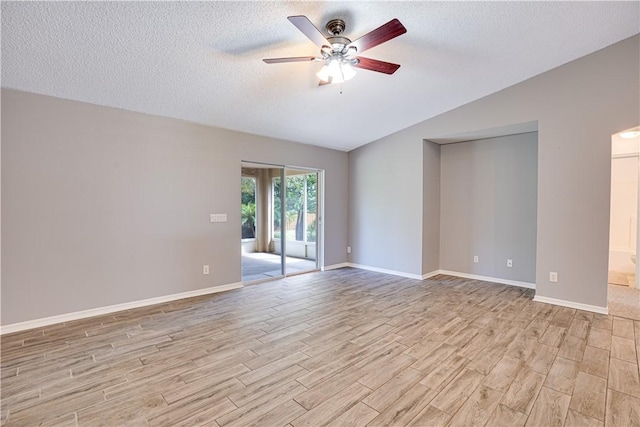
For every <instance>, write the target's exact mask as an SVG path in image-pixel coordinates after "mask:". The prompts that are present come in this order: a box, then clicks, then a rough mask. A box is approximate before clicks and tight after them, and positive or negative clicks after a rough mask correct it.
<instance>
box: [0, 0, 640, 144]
mask: <svg viewBox="0 0 640 427" xmlns="http://www.w3.org/2000/svg"><path fill="white" fill-rule="evenodd" d="M289 15H306V16H308V17H309V19H310V20H311V21H312V22H313V23H314V24H315V25H316V27H318V28H320V29H322V28H323V27H324V24H325V23H326V22H327V21H328V20H329V19H331V18H342V19H344V20H345V21H346V23H347V29H346V30H345V33H344V35H346V36H347V37H350V38H351V39H352V40H354V39H356V38H358V37H360V36H361V35H363V34H365V33H367V32H368V31H370V30H372V29H374V28H377V27H378V26H380V25H382V24H384V23H385V22H387V21H389V20H390V19H392V18H398V19H400V21H401V22H402V23H403V24H404V26H405V27H406V28H407V33H406V34H404V35H402V36H400V37H398V38H396V39H394V40H391V41H389V42H387V43H385V44H383V45H380V46H378V47H375V48H373V49H371V50H369V51H367V52H366V54H365V55H364V56H367V57H371V58H376V59H382V60H385V61H388V62H395V63H399V64H402V67H401V68H400V69H399V70H398V71H397V72H396V74H394V75H392V76H387V75H384V74H379V73H374V72H371V71H366V70H358V74H357V75H356V77H355V78H354V79H353V80H351V81H349V82H347V83H345V84H344V85H343V87H342V93H340V88H339V86H338V85H330V86H329V85H328V86H324V87H318V86H317V83H318V81H317V78H316V77H315V72H317V71H318V70H319V68H320V67H321V64H319V63H290V64H272V65H267V64H265V63H263V62H262V61H261V60H262V59H263V58H271V57H283V56H307V55H317V54H318V53H319V49H318V48H317V47H316V46H315V45H314V44H313V43H312V42H310V41H309V40H308V39H307V38H306V37H305V36H304V35H303V34H302V33H301V32H300V31H298V30H297V29H296V28H295V27H294V26H293V25H292V24H291V23H290V22H289V21H287V19H286V18H287V16H289ZM639 31H640V2H637V1H633V2H415V1H413V2H373V1H368V2H229V1H225V2H6V1H3V2H2V86H3V87H8V88H14V89H19V90H24V91H29V92H35V93H41V94H46V95H52V96H57V97H61V98H67V99H73V100H78V101H84V102H89V103H93V104H99V105H106V106H111V107H117V108H123V109H126V110H132V111H139V112H144V113H149V114H155V115H160V116H166V117H174V118H179V119H184V120H189V121H192V122H197V123H203V124H208V125H213V126H217V127H222V128H227V129H235V130H240V131H244V132H249V133H254V134H259V135H266V136H272V137H277V138H282V139H287V140H292V141H297V142H302V143H306V144H314V145H320V146H325V147H332V148H338V149H341V150H350V149H353V148H355V147H358V146H361V145H363V144H366V143H368V142H371V141H373V140H376V139H378V138H381V137H383V136H385V135H388V134H390V133H393V132H395V131H398V130H400V129H403V128H406V127H408V126H410V125H413V124H415V123H418V122H420V121H422V120H425V119H427V118H429V117H433V116H435V115H437V114H440V113H442V112H444V111H447V110H450V109H452V108H455V107H457V106H459V105H463V104H465V103H467V102H470V101H472V100H474V99H477V98H480V97H482V96H485V95H488V94H490V93H492V92H495V91H497V90H500V89H503V88H505V87H508V86H511V85H513V84H515V83H518V82H520V81H523V80H526V79H527V78H529V77H532V76H534V75H536V74H540V73H542V72H544V71H546V70H549V69H551V68H554V67H557V66H559V65H561V64H564V63H566V62H569V61H571V60H573V59H576V58H579V57H581V56H584V55H586V54H588V53H591V52H593V51H595V50H598V49H601V48H604V47H606V46H608V45H611V44H613V43H615V42H617V41H620V40H623V39H625V38H627V37H630V36H632V35H634V34H636V33H638V32H639Z"/></svg>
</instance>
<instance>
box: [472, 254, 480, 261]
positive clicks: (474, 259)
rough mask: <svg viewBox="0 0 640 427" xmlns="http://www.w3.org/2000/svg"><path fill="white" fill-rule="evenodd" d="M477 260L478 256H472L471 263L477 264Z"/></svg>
mask: <svg viewBox="0 0 640 427" xmlns="http://www.w3.org/2000/svg"><path fill="white" fill-rule="evenodd" d="M478 259H479V258H478V255H474V256H473V262H475V263H477V262H478Z"/></svg>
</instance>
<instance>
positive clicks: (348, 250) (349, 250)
mask: <svg viewBox="0 0 640 427" xmlns="http://www.w3.org/2000/svg"><path fill="white" fill-rule="evenodd" d="M347 253H348V254H350V253H351V246H347Z"/></svg>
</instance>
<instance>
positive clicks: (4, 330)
mask: <svg viewBox="0 0 640 427" xmlns="http://www.w3.org/2000/svg"><path fill="white" fill-rule="evenodd" d="M241 287H242V283H231V284H229V285H220V286H213V287H211V288H204V289H196V290H195V291H188V292H181V293H179V294H171V295H164V296H161V297H155V298H149V299H143V300H139V301H132V302H125V303H122V304H115V305H109V306H106V307H98V308H92V309H89V310H82V311H76V312H74V313H66V314H59V315H56V316H51V317H43V318H41V319H35V320H28V321H26V322H20V323H12V324H9V325H2V326H0V335H4V334H9V333H12V332H20V331H24V330H27V329H33V328H40V327H42V326H49V325H54V324H56V323H64V322H70V321H72V320H79V319H85V318H87V317H94V316H100V315H103V314H109V313H115V312H118V311H124V310H130V309H132V308H139V307H146V306H148V305H155V304H161V303H163V302H169V301H175V300H179V299H184V298H192V297H198V296H201V295H207V294H215V293H217V292H224V291H230V290H232V289H239V288H241Z"/></svg>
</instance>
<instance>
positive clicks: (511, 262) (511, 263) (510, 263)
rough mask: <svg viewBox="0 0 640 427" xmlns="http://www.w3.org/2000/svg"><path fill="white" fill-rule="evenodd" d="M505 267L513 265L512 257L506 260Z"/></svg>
mask: <svg viewBox="0 0 640 427" xmlns="http://www.w3.org/2000/svg"><path fill="white" fill-rule="evenodd" d="M507 267H513V260H512V259H508V260H507Z"/></svg>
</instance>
